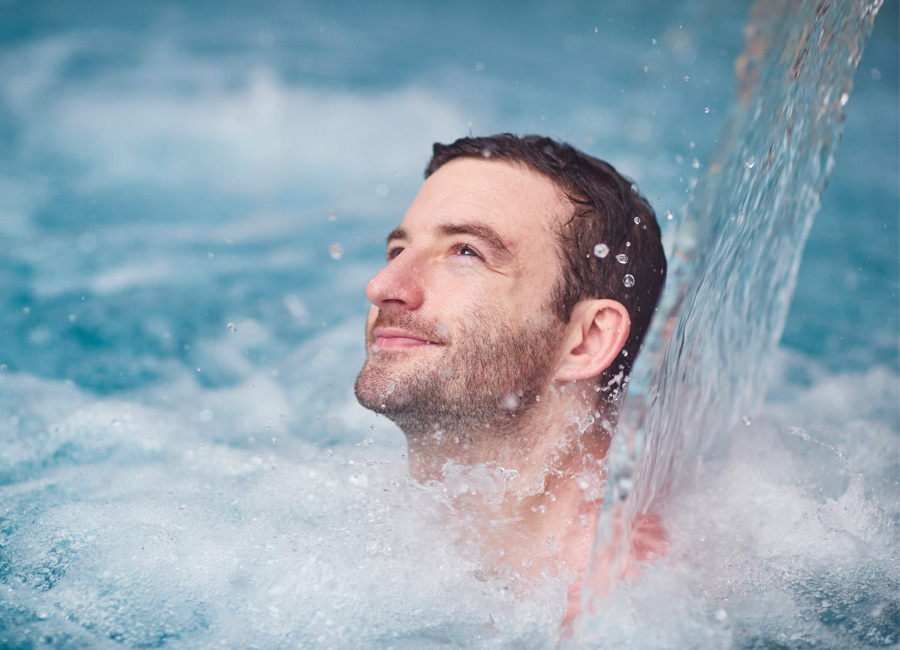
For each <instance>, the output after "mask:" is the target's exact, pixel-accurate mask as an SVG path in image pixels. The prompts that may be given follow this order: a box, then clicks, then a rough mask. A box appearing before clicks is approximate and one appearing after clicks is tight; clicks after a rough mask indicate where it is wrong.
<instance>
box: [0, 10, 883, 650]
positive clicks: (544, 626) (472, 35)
mask: <svg viewBox="0 0 900 650" xmlns="http://www.w3.org/2000/svg"><path fill="white" fill-rule="evenodd" d="M750 11H751V10H750V4H749V3H716V2H713V1H711V0H710V1H707V2H699V1H698V2H694V1H688V2H672V3H658V4H653V6H652V10H648V9H647V7H646V6H645V5H642V4H639V3H580V2H562V3H546V2H528V3H490V4H489V5H486V6H485V5H484V4H483V3H474V2H459V3H452V4H450V5H425V4H424V3H415V2H405V3H403V2H401V3H394V4H392V5H391V6H390V7H379V6H374V5H371V4H364V3H352V2H343V3H325V2H304V3H299V4H298V3H286V2H276V1H275V0H270V1H267V2H261V3H255V4H254V5H253V6H252V7H251V6H250V5H245V4H242V3H237V2H226V3H210V2H192V3H190V4H184V5H182V4H178V3H169V2H160V3H154V4H135V3H129V4H112V3H110V4H106V5H97V4H96V3H89V2H78V1H76V2H61V1H60V2H52V1H46V2H24V1H23V0H13V1H12V2H10V1H9V0H6V1H5V2H0V71H2V72H0V98H2V99H0V143H2V146H0V242H2V244H3V246H2V248H3V251H4V255H2V256H0V366H2V367H3V370H2V371H0V646H2V647H11V648H30V647H60V648H62V647H66V648H68V647H90V648H96V647H123V646H124V647H166V648H195V647H196V648H209V647H259V648H267V647H288V646H297V647H348V648H349V647H385V648H387V647H398V648H399V647H409V648H421V647H440V646H447V645H457V646H463V647H535V648H540V647H556V646H557V645H558V644H560V643H561V644H563V645H565V644H566V643H570V644H572V645H585V646H588V647H610V648H615V647H623V646H626V645H627V646H630V647H638V648H679V647H709V648H720V647H745V648H811V647H835V648H838V647H840V648H844V647H863V648H867V647H896V646H897V645H898V643H900V605H898V601H897V595H896V594H897V591H898V590H897V586H898V584H900V576H898V571H897V567H898V563H897V551H896V549H897V542H898V539H897V524H898V520H900V504H898V486H900V458H898V456H900V413H898V408H897V404H898V400H900V300H898V290H900V287H898V285H900V223H898V221H900V220H898V215H900V197H898V194H900V193H898V177H900V154H898V141H900V119H898V101H900V100H898V9H897V4H896V3H893V2H889V3H886V4H885V6H883V7H882V8H881V10H880V12H879V15H878V18H877V20H876V21H875V25H874V30H873V33H872V37H871V38H870V39H869V41H868V43H867V44H866V46H865V51H864V53H863V57H862V59H861V62H860V64H859V68H858V71H857V74H856V76H855V79H854V87H853V90H852V93H851V94H850V95H849V101H848V102H847V104H846V107H845V112H846V124H845V126H844V129H843V139H842V142H841V143H840V146H839V147H837V148H836V150H835V152H836V160H835V163H834V169H833V173H832V174H831V177H830V181H829V183H828V187H827V190H826V191H825V192H824V194H823V195H822V198H821V209H820V211H819V214H818V215H817V217H816V220H815V223H814V225H813V226H812V229H811V231H810V232H809V239H808V243H807V245H806V248H805V252H804V254H803V261H802V264H801V265H800V266H799V270H798V271H797V274H796V289H795V291H794V294H793V300H792V303H791V308H790V313H789V314H788V315H787V320H786V323H785V324H784V332H783V335H782V337H781V342H780V345H779V346H778V347H777V349H776V350H774V351H773V352H772V353H771V354H770V355H769V358H766V359H760V360H759V364H760V365H758V366H757V365H754V369H757V370H759V371H760V372H762V374H764V375H765V382H764V386H763V388H767V389H768V392H767V395H768V397H767V398H766V400H765V402H764V403H762V404H761V405H760V404H757V405H755V406H753V408H752V409H748V410H747V411H746V413H742V415H745V416H746V418H745V420H744V421H741V422H738V423H737V424H736V425H735V427H734V429H730V430H728V431H725V432H722V433H721V435H717V436H716V437H715V440H714V441H713V442H711V443H710V447H709V450H708V452H706V453H705V454H704V460H703V462H702V463H700V464H697V465H692V470H691V471H692V474H691V476H690V477H688V478H686V479H684V480H682V481H681V482H680V484H679V488H678V490H677V491H676V492H675V493H674V494H672V495H671V496H670V498H669V500H668V501H667V505H666V521H667V522H668V530H669V532H670V535H671V537H672V547H673V552H672V553H671V554H670V557H669V558H668V559H667V560H666V561H664V562H660V563H658V564H656V565H653V566H650V567H646V569H645V571H644V572H643V574H642V575H641V576H639V577H638V578H636V579H634V580H632V581H630V582H628V583H627V584H623V585H622V586H621V587H620V588H618V589H617V590H616V591H615V592H614V593H613V594H612V596H610V597H609V598H607V599H604V600H602V601H599V602H597V603H595V606H596V607H595V611H594V612H593V613H592V614H590V615H588V616H585V617H584V619H583V620H582V621H581V622H580V624H579V626H578V628H577V629H576V630H575V631H574V632H573V634H575V636H573V637H571V638H569V639H568V640H566V639H562V640H561V639H560V632H559V627H558V621H559V620H560V618H561V617H562V613H563V611H564V608H565V587H566V585H565V576H563V577H558V576H546V577H545V579H543V580H538V581H536V582H534V583H533V584H523V582H522V581H521V580H518V579H516V576H509V575H497V574H489V573H486V572H485V571H483V570H482V567H481V566H480V565H479V563H478V561H477V557H478V556H477V552H475V551H474V550H473V549H472V548H470V547H467V545H466V542H465V541H464V540H462V539H460V538H459V535H458V534H457V533H456V532H455V528H454V527H453V525H452V524H451V523H450V520H452V513H450V512H448V511H447V500H446V494H445V493H444V490H443V488H442V487H440V486H422V485H418V484H415V483H414V482H412V481H411V480H410V479H409V478H408V476H407V474H406V461H405V457H404V453H405V443H404V440H403V436H402V434H401V433H400V432H399V431H398V430H397V429H396V428H395V427H394V426H393V425H392V424H390V423H389V422H387V421H386V420H384V419H382V418H378V417H376V416H374V415H373V414H371V413H369V412H367V411H365V410H363V409H362V408H361V407H359V406H358V405H357V404H356V403H355V400H354V398H353V395H352V390H351V386H352V382H353V378H354V377H355V375H356V372H357V371H358V369H359V367H360V366H361V364H362V360H363V345H362V328H363V315H364V313H365V309H366V301H365V297H364V294H363V289H364V286H365V283H366V282H367V280H368V278H369V277H371V276H372V275H373V274H374V273H375V272H376V271H377V270H378V268H380V265H381V264H382V260H383V254H384V250H383V242H384V236H385V235H386V233H387V232H388V231H389V230H390V229H391V228H393V227H394V226H395V225H396V224H397V222H398V221H399V219H400V217H401V215H402V213H403V211H404V210H405V208H406V205H407V204H408V202H409V201H410V199H411V197H412V196H413V194H414V193H415V190H416V188H417V187H418V184H419V182H420V180H421V173H422V168H423V167H424V164H425V163H426V162H427V159H428V156H429V153H430V145H431V143H432V142H434V141H449V140H452V139H455V138H456V137H459V136H460V135H464V134H466V133H468V132H473V133H477V134H487V133H494V132H499V131H514V132H519V133H525V132H537V133H543V134H547V135H550V136H552V137H556V138H559V139H563V140H567V141H569V142H571V143H572V144H574V145H576V146H579V147H582V148H584V149H585V150H587V151H589V152H590V153H593V154H596V155H599V156H601V157H603V158H605V159H608V160H610V161H611V162H612V163H613V164H615V165H616V166H617V167H618V168H619V169H621V170H622V171H623V172H624V173H626V174H627V175H629V176H631V177H633V178H634V179H635V180H636V181H637V182H638V183H639V185H640V186H641V188H642V190H643V191H644V193H645V194H646V195H647V196H648V197H649V198H650V199H651V201H652V202H653V204H654V207H655V209H656V211H657V214H658V216H659V218H660V221H661V223H662V224H663V228H664V231H665V233H666V243H667V246H668V247H669V249H670V250H671V249H672V248H673V247H674V246H675V241H676V228H677V226H678V225H679V224H680V223H682V222H683V221H686V220H688V221H689V219H690V216H691V214H692V213H691V210H692V208H691V207H689V206H691V205H696V194H695V192H696V189H697V188H698V187H700V188H702V187H704V183H703V180H702V179H703V178H704V174H708V173H709V165H710V161H712V160H715V159H717V158H716V156H719V155H720V153H716V152H717V149H718V148H719V147H720V146H724V143H726V142H727V138H726V137H725V134H726V131H725V128H726V124H727V120H728V116H729V115H730V114H732V108H731V107H732V105H733V103H734V98H735V94H736V82H735V79H734V62H735V60H736V59H737V57H738V56H739V54H740V53H741V51H742V50H743V47H744V33H743V29H744V26H745V25H746V24H747V23H748V20H750V19H749V18H748V16H749V15H750ZM748 370H749V369H748V368H740V367H735V368H726V369H723V377H724V380H725V381H729V382H732V383H734V382H738V381H739V379H740V377H741V375H742V373H746V372H748ZM694 424H695V425H696V426H698V427H701V428H702V422H695V423H694ZM460 480H461V481H463V482H464V481H479V482H480V483H479V485H481V486H483V487H484V489H486V490H488V491H490V490H493V489H499V488H498V486H497V484H496V477H493V476H490V475H485V476H479V475H475V476H464V477H462V478H461V479H460Z"/></svg>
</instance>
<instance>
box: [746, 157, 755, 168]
mask: <svg viewBox="0 0 900 650" xmlns="http://www.w3.org/2000/svg"><path fill="white" fill-rule="evenodd" d="M754 165H756V158H755V157H753V156H750V157H749V158H747V160H745V161H744V167H746V168H747V169H753V166H754Z"/></svg>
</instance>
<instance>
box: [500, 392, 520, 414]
mask: <svg viewBox="0 0 900 650" xmlns="http://www.w3.org/2000/svg"><path fill="white" fill-rule="evenodd" d="M520 403H521V400H520V399H519V396H518V395H516V394H515V393H509V394H508V395H507V396H506V397H504V398H503V405H504V406H505V407H506V408H508V409H509V410H510V411H512V410H513V409H516V408H518V407H519V404H520Z"/></svg>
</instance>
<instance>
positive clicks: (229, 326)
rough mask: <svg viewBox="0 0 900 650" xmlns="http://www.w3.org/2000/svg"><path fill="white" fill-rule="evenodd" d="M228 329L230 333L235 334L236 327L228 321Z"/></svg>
mask: <svg viewBox="0 0 900 650" xmlns="http://www.w3.org/2000/svg"><path fill="white" fill-rule="evenodd" d="M228 329H230V330H231V331H232V332H237V325H235V324H234V323H232V322H231V321H229V322H228Z"/></svg>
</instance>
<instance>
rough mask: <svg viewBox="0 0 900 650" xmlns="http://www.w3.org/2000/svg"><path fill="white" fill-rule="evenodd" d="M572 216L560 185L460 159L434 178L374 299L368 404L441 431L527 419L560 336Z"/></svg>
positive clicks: (365, 387) (500, 165)
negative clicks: (566, 223) (563, 248)
mask: <svg viewBox="0 0 900 650" xmlns="http://www.w3.org/2000/svg"><path fill="white" fill-rule="evenodd" d="M565 212H566V204H565V203H564V200H563V199H561V198H560V196H559V193H558V191H557V189H556V187H555V186H554V185H553V183H552V182H551V181H549V180H548V179H546V178H544V177H543V176H541V175H539V174H537V173H536V172H532V171H530V170H527V169H525V168H522V167H519V166H514V165H510V164H507V163H504V162H496V161H486V160H478V159H469V158H460V159H456V160H452V161H450V162H448V163H446V164H445V165H443V166H442V167H441V168H440V169H438V170H437V171H436V172H435V173H434V174H432V175H431V176H430V177H429V178H428V179H427V180H426V181H425V183H424V184H423V185H422V188H421V190H420V191H419V194H418V195H417V196H416V198H415V200H414V201H413V204H412V206H410V208H409V210H408V211H407V213H406V215H405V216H404V218H403V222H402V223H401V224H400V226H399V227H398V228H397V229H396V230H394V231H393V232H392V233H391V234H390V235H389V237H388V249H387V259H388V262H387V266H386V267H385V268H384V269H383V270H382V271H381V272H380V273H378V274H377V275H376V276H375V277H374V278H373V279H372V280H371V281H370V282H369V284H368V287H367V288H366V295H367V296H368V298H369V300H370V301H371V302H372V307H371V308H370V310H369V317H368V321H367V326H366V347H367V360H366V363H365V366H364V367H363V369H362V371H361V372H360V375H359V377H358V379H357V382H356V395H357V398H358V399H359V401H360V403H361V404H362V405H363V406H366V407H367V408H370V409H372V410H374V411H377V412H380V413H384V414H385V415H387V416H388V417H391V418H392V419H394V420H395V421H397V422H398V424H400V425H401V427H404V425H410V426H413V425H416V426H420V427H421V426H424V427H427V428H428V429H430V430H435V431H437V430H443V429H449V428H452V427H458V426H459V425H465V424H472V425H476V424H477V425H479V426H482V427H483V426H485V425H488V426H491V425H493V424H495V423H497V422H498V421H509V418H510V416H511V415H513V414H518V415H521V414H522V413H524V412H526V411H527V410H528V409H529V408H531V407H532V405H533V404H535V403H536V398H537V397H538V396H539V395H540V394H541V392H542V391H543V390H544V389H545V388H546V387H547V385H548V383H549V382H550V381H551V379H552V374H553V370H554V367H555V364H556V361H557V359H556V357H557V349H556V342H557V341H558V340H559V336H560V333H561V332H562V327H563V326H562V324H561V323H559V322H558V320H557V319H556V317H555V316H554V315H553V313H552V310H551V309H550V298H551V293H552V289H553V287H554V286H555V285H556V283H557V281H558V278H559V277H560V260H559V255H558V252H557V251H558V248H557V244H556V234H555V232H556V230H555V229H556V226H557V224H558V223H559V220H560V219H561V218H562V215H563V214H565Z"/></svg>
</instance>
